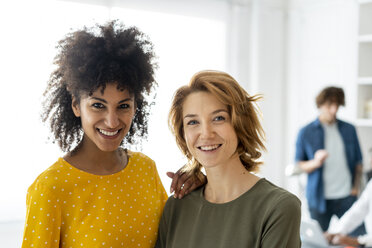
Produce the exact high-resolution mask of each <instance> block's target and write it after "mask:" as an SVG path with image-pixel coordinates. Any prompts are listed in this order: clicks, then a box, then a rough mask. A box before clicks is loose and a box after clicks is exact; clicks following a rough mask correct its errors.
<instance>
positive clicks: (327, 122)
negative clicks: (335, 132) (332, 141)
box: [319, 114, 336, 125]
mask: <svg viewBox="0 0 372 248" xmlns="http://www.w3.org/2000/svg"><path fill="white" fill-rule="evenodd" d="M319 121H320V122H321V123H323V124H327V125H331V124H333V123H335V122H336V118H334V119H327V118H326V117H325V115H323V114H320V115H319Z"/></svg>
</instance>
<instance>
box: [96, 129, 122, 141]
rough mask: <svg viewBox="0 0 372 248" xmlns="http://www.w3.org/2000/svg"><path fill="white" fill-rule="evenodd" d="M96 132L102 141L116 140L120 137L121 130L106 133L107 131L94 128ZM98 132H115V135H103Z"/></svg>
mask: <svg viewBox="0 0 372 248" xmlns="http://www.w3.org/2000/svg"><path fill="white" fill-rule="evenodd" d="M96 130H97V132H98V134H99V135H100V136H101V137H103V138H104V139H116V138H117V137H119V136H120V134H121V131H122V128H121V129H117V130H114V131H108V130H105V129H101V128H96ZM100 130H103V131H106V132H115V131H117V133H116V134H115V135H105V134H103V133H101V132H100Z"/></svg>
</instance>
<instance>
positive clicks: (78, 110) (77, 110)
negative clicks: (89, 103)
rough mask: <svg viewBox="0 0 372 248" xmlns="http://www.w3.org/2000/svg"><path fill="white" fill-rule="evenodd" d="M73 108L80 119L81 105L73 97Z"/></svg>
mask: <svg viewBox="0 0 372 248" xmlns="http://www.w3.org/2000/svg"><path fill="white" fill-rule="evenodd" d="M71 107H72V111H73V112H74V114H75V116H76V117H80V116H81V113H80V105H79V102H78V101H77V100H76V98H75V97H74V96H73V97H72V102H71Z"/></svg>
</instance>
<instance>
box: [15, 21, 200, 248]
mask: <svg viewBox="0 0 372 248" xmlns="http://www.w3.org/2000/svg"><path fill="white" fill-rule="evenodd" d="M58 48H59V53H58V55H57V56H56V58H55V64H56V65H57V69H56V70H55V71H54V72H53V73H52V74H51V77H50V80H49V83H48V86H47V89H46V91H45V93H44V95H45V97H46V101H45V102H44V114H43V121H45V122H46V121H49V122H50V128H51V131H52V133H53V138H54V141H55V142H57V143H58V144H59V146H60V148H61V149H62V151H64V152H66V154H65V155H64V156H63V157H61V158H58V160H57V161H56V162H55V163H54V164H53V165H52V166H51V167H49V168H48V169H47V170H45V171H44V172H43V173H41V174H40V175H39V176H38V177H37V179H36V180H35V181H34V183H33V184H32V185H31V186H30V187H29V189H28V193H27V215H26V225H25V229H24V237H23V245H22V247H27V248H28V247H153V246H154V245H155V239H156V235H157V230H158V223H159V219H160V216H161V213H162V210H163V206H164V204H165V201H166V199H167V198H168V197H167V193H166V191H165V190H164V187H163V185H162V183H161V181H160V178H159V176H158V173H157V170H156V167H155V163H154V161H153V160H151V159H150V158H149V157H147V156H145V155H144V154H142V153H140V152H133V151H130V150H128V149H126V148H125V146H126V145H127V144H132V145H136V144H138V143H139V142H140V140H141V139H143V138H144V137H146V135H147V124H148V117H149V109H150V106H151V103H150V102H148V101H147V100H146V96H148V95H149V94H150V93H151V91H152V90H153V89H154V87H155V86H156V83H155V80H154V68H156V66H157V64H156V63H155V62H154V58H155V55H154V52H153V45H152V43H151V42H150V41H149V40H148V38H147V37H146V36H145V35H144V34H143V33H142V32H140V31H139V30H138V29H137V28H135V27H130V28H127V27H125V26H124V25H122V24H120V23H117V22H116V21H113V22H109V23H107V24H106V25H102V26H100V25H96V26H94V27H92V28H86V27H85V28H83V29H81V30H78V31H75V32H72V33H69V34H67V36H66V37H65V38H64V39H63V40H61V41H60V42H59V45H58ZM182 178H183V177H182ZM181 181H182V180H181ZM191 181H192V180H191ZM189 182H190V181H189ZM189 186H190V185H189ZM189 186H187V187H189ZM196 186H197V185H196V184H195V183H194V185H192V187H196ZM189 190H191V189H189Z"/></svg>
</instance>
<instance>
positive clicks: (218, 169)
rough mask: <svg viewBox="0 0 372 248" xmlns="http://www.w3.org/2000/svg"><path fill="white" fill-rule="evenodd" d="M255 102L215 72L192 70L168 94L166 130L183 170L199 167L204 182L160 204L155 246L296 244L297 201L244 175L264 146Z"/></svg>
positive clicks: (231, 80) (253, 167)
mask: <svg viewBox="0 0 372 248" xmlns="http://www.w3.org/2000/svg"><path fill="white" fill-rule="evenodd" d="M258 99H259V97H258V96H249V95H248V94H247V92H246V91H245V90H244V89H243V88H242V87H241V86H240V85H239V84H238V83H237V82H236V81H235V79H234V78H232V77H231V76H230V75H228V74H227V73H224V72H219V71H201V72H198V73H196V74H195V75H194V76H193V77H192V79H191V81H190V83H189V84H188V85H186V86H183V87H181V88H180V89H178V90H177V91H176V93H175V96H174V99H173V102H172V105H171V109H170V113H169V126H170V128H171V130H172V132H173V134H174V135H175V138H176V142H177V144H178V146H179V148H180V149H181V151H182V152H183V154H184V155H185V156H186V157H187V159H188V160H189V166H188V168H187V171H189V172H192V173H193V174H199V175H200V173H201V172H200V170H201V168H202V167H203V168H204V169H205V171H206V174H207V179H208V182H207V184H206V185H205V186H204V187H201V188H200V189H198V190H195V191H193V192H192V193H190V194H188V195H187V196H185V197H184V198H183V199H182V200H180V199H175V198H173V197H170V198H169V199H168V201H167V203H166V205H165V207H164V211H163V215H162V218H161V220H160V226H159V235H158V239H157V244H156V246H155V247H159V248H163V247H166V248H171V247H177V248H183V247H234V248H239V247H241V248H243V247H244V248H247V247H250V248H268V247H270V248H273V247H275V248H284V247H287V248H295V247H301V241H300V235H299V227H300V219H301V203H300V201H299V199H298V198H297V197H296V196H294V195H292V194H291V193H289V192H287V191H286V190H284V189H282V188H279V187H277V186H275V185H274V184H272V183H271V182H269V181H268V180H266V179H265V178H259V177H258V176H256V175H254V174H253V173H251V172H255V171H257V170H258V169H259V167H260V165H261V164H262V162H261V161H260V157H261V152H260V151H261V150H262V149H265V147H264V143H263V136H264V132H263V129H262V126H261V123H260V120H259V118H258V112H257V109H256V107H255V102H256V101H257V100H258Z"/></svg>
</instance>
